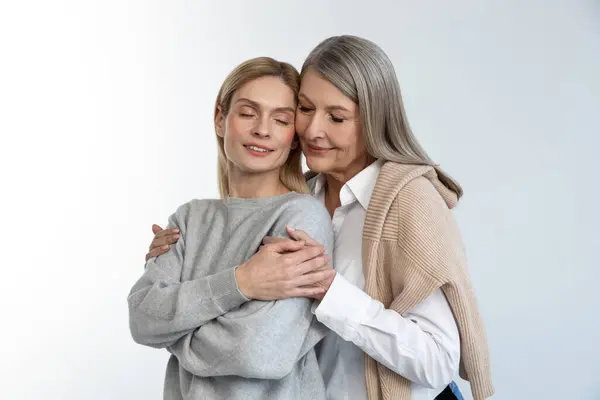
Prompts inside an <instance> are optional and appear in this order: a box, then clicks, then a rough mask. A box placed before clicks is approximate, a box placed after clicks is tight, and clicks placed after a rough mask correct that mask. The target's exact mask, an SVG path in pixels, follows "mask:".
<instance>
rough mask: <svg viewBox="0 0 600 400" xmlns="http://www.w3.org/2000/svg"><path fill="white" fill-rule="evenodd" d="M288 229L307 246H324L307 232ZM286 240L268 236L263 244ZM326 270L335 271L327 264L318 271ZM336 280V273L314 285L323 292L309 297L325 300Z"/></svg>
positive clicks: (294, 237)
mask: <svg viewBox="0 0 600 400" xmlns="http://www.w3.org/2000/svg"><path fill="white" fill-rule="evenodd" d="M286 228H287V232H288V235H289V236H290V237H291V238H293V239H295V240H298V241H303V242H304V243H305V245H306V246H322V245H321V244H320V243H319V242H317V241H316V240H314V239H313V238H311V237H310V236H308V234H307V233H306V232H304V231H301V230H299V229H293V228H291V227H289V226H287V227H286ZM285 240H287V239H284V238H276V237H270V236H267V237H265V238H264V239H263V243H264V244H269V243H281V242H282V241H285ZM326 270H332V271H333V268H331V265H329V264H326V265H324V266H322V267H321V268H319V269H318V270H317V271H326ZM334 278H335V271H334V273H333V274H332V275H331V277H329V278H326V279H324V280H322V281H319V282H316V283H315V284H314V285H313V287H320V288H322V289H323V292H321V293H317V294H315V295H313V296H308V297H312V298H313V299H316V300H323V297H324V296H325V294H326V293H327V290H329V287H330V286H331V284H332V282H333V279H334Z"/></svg>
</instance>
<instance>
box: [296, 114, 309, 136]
mask: <svg viewBox="0 0 600 400" xmlns="http://www.w3.org/2000/svg"><path fill="white" fill-rule="evenodd" d="M309 123H310V117H309V116H307V115H303V114H300V113H297V114H296V132H297V133H298V136H302V135H304V131H306V127H307V126H308V124H309Z"/></svg>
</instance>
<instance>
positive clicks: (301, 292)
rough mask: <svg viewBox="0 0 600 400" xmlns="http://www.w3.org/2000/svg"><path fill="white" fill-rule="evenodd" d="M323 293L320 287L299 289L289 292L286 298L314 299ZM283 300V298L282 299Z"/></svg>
mask: <svg viewBox="0 0 600 400" xmlns="http://www.w3.org/2000/svg"><path fill="white" fill-rule="evenodd" d="M323 293H325V289H324V288H321V287H299V288H296V289H293V290H291V291H290V293H289V294H288V295H287V296H286V297H310V298H312V297H314V296H317V295H322V294H323ZM284 298H285V297H284Z"/></svg>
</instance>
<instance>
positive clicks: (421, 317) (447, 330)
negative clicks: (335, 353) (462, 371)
mask: <svg viewBox="0 0 600 400" xmlns="http://www.w3.org/2000/svg"><path fill="white" fill-rule="evenodd" d="M315 315H316V316H317V318H318V320H319V321H320V322H322V323H323V324H325V325H326V326H327V327H328V328H330V329H331V330H333V331H334V332H336V333H337V334H338V335H340V336H341V337H342V338H343V339H344V340H347V341H351V342H353V343H354V344H355V345H357V346H358V347H360V348H361V349H362V350H363V351H364V352H365V353H367V354H368V355H369V356H371V357H372V358H373V359H375V361H377V362H379V363H381V364H383V365H385V366H386V367H387V368H389V369H390V370H392V371H394V372H395V373H397V374H398V375H401V376H403V377H405V378H406V379H408V380H410V381H412V382H414V383H417V384H419V385H421V386H424V387H429V388H439V387H442V386H445V385H447V384H448V383H449V382H451V381H452V379H453V378H454V376H455V374H456V371H458V363H459V358H460V338H459V335H458V328H457V327H456V322H455V320H454V316H453V315H452V312H451V310H450V306H449V305H448V301H447V300H446V297H445V296H444V294H443V293H442V291H441V290H440V289H438V290H436V291H435V292H434V293H433V294H431V295H430V296H429V297H427V298H425V299H424V300H423V301H422V302H421V303H419V304H418V305H417V306H416V307H414V308H413V309H411V310H410V311H409V312H408V313H406V315H404V316H402V315H400V314H398V313H397V312H395V311H394V310H390V309H386V308H385V307H384V306H383V304H382V303H381V302H379V301H377V300H374V299H373V298H371V297H370V296H369V295H368V294H366V293H365V292H363V291H362V290H360V289H359V288H358V287H356V286H354V285H353V284H351V283H350V282H348V281H347V280H346V279H345V278H344V277H343V276H342V275H341V274H339V273H338V274H336V276H335V278H334V280H333V283H332V285H331V287H330V288H329V290H328V291H327V294H326V295H325V297H324V298H323V301H321V303H320V304H319V305H318V307H317V308H316V309H315Z"/></svg>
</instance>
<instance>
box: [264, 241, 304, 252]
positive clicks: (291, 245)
mask: <svg viewBox="0 0 600 400" xmlns="http://www.w3.org/2000/svg"><path fill="white" fill-rule="evenodd" d="M303 247H304V242H303V241H295V240H292V239H285V238H281V240H277V241H275V242H273V243H270V244H267V245H265V248H266V249H267V250H269V251H273V252H276V253H285V252H288V251H294V252H297V250H300V249H302V248H303ZM293 254H295V253H293Z"/></svg>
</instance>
